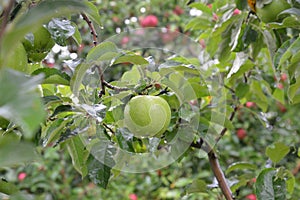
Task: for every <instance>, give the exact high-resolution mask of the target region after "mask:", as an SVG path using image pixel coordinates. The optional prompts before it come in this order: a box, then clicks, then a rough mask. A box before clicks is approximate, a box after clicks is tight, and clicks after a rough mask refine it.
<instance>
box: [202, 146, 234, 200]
mask: <svg viewBox="0 0 300 200" xmlns="http://www.w3.org/2000/svg"><path fill="white" fill-rule="evenodd" d="M207 156H208V160H209V163H210V166H211V168H212V171H213V173H214V175H215V177H216V179H217V181H218V183H219V187H220V188H221V191H222V193H223V195H224V196H225V198H226V200H233V197H232V193H231V190H230V187H229V186H228V184H227V181H226V178H225V175H224V173H223V171H222V169H221V166H220V164H219V160H218V158H217V156H216V154H215V152H214V151H213V150H211V151H210V152H208V154H207Z"/></svg>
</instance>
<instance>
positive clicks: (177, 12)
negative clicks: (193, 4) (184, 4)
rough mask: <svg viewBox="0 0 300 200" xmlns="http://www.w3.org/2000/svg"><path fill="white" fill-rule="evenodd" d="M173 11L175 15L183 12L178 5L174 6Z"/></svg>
mask: <svg viewBox="0 0 300 200" xmlns="http://www.w3.org/2000/svg"><path fill="white" fill-rule="evenodd" d="M173 13H174V14H176V15H182V14H183V13H184V10H183V9H182V8H181V7H180V6H178V5H177V6H175V8H174V10H173Z"/></svg>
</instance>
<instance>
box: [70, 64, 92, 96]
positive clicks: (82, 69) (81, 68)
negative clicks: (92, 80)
mask: <svg viewBox="0 0 300 200" xmlns="http://www.w3.org/2000/svg"><path fill="white" fill-rule="evenodd" d="M90 67H91V65H89V64H86V63H82V64H80V65H78V66H77V67H76V68H75V72H74V74H73V76H72V78H71V81H70V87H71V90H72V92H73V93H74V95H75V96H78V95H79V88H80V86H81V84H82V80H83V78H84V76H85V74H86V71H87V70H88V69H89V68H90Z"/></svg>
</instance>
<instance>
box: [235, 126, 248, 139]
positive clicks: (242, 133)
mask: <svg viewBox="0 0 300 200" xmlns="http://www.w3.org/2000/svg"><path fill="white" fill-rule="evenodd" d="M236 135H237V137H238V138H239V139H240V140H243V139H244V138H245V137H246V136H247V132H246V130H245V129H243V128H239V129H238V130H237V131H236Z"/></svg>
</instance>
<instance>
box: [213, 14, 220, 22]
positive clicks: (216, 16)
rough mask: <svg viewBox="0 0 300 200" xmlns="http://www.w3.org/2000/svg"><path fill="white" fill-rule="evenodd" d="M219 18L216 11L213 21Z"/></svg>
mask: <svg viewBox="0 0 300 200" xmlns="http://www.w3.org/2000/svg"><path fill="white" fill-rule="evenodd" d="M218 19H219V16H218V15H217V14H216V13H214V14H213V21H218Z"/></svg>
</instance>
